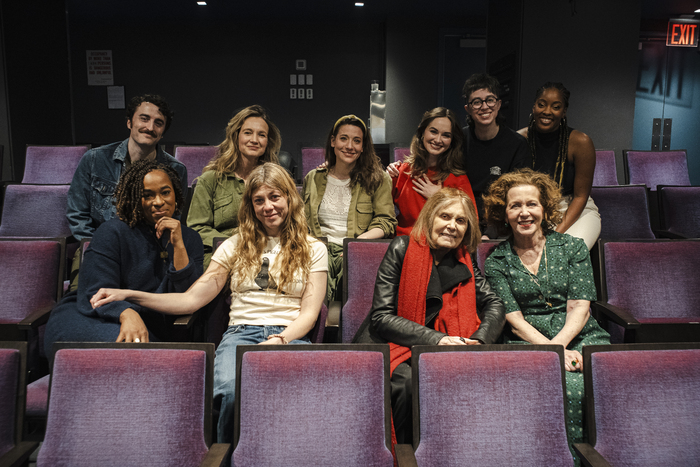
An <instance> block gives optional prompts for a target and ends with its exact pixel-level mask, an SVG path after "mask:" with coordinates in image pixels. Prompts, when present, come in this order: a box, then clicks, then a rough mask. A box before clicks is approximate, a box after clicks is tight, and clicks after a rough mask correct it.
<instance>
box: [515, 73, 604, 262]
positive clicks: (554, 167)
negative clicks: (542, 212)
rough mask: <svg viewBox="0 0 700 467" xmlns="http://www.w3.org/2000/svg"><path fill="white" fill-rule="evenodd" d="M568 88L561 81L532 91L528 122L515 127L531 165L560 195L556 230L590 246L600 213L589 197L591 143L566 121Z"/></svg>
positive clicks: (592, 168) (592, 167)
mask: <svg viewBox="0 0 700 467" xmlns="http://www.w3.org/2000/svg"><path fill="white" fill-rule="evenodd" d="M570 94H571V93H570V92H569V90H568V89H566V88H565V87H564V85H563V84H561V83H549V82H548V83H545V84H544V85H542V87H540V88H539V89H538V90H537V92H536V93H535V103H534V104H533V105H532V113H531V114H530V122H529V124H528V126H527V127H526V128H522V129H521V130H519V131H518V133H520V134H521V135H523V136H524V137H525V138H527V143H528V146H529V147H530V153H531V154H532V168H533V169H534V170H537V171H539V172H543V173H546V174H549V175H550V176H551V177H552V178H553V179H554V181H555V182H556V183H557V185H559V188H561V191H562V194H563V195H564V196H563V198H562V200H561V201H560V205H559V208H558V209H559V210H560V211H561V212H562V214H563V216H562V219H561V221H559V222H558V223H557V225H556V227H555V230H556V231H557V232H561V233H564V232H566V233H568V234H569V235H572V236H574V237H579V238H582V239H583V241H584V242H586V246H587V247H588V249H589V250H590V249H591V248H593V245H595V242H596V240H598V236H599V235H600V214H598V207H597V206H596V205H595V203H594V202H593V199H591V197H590V194H591V187H592V186H593V172H594V171H595V147H594V146H593V141H591V138H589V137H588V135H586V134H585V133H582V132H580V131H578V130H574V129H573V128H571V127H569V126H568V125H567V122H566V112H567V110H568V108H569V96H570Z"/></svg>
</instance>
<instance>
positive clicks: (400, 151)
mask: <svg viewBox="0 0 700 467" xmlns="http://www.w3.org/2000/svg"><path fill="white" fill-rule="evenodd" d="M409 154H411V148H409V147H395V148H394V154H392V156H393V157H394V160H393V161H392V162H403V160H404V159H405V158H406V156H408V155H409Z"/></svg>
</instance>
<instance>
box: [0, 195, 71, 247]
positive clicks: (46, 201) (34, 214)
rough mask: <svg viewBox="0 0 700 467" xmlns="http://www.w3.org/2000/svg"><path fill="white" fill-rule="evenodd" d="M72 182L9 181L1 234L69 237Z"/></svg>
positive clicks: (5, 235)
mask: <svg viewBox="0 0 700 467" xmlns="http://www.w3.org/2000/svg"><path fill="white" fill-rule="evenodd" d="M68 188H70V185H7V187H6V190H5V200H4V202H3V206H2V220H1V222H2V223H0V237H69V236H70V235H71V231H70V227H69V226H68V219H67V218H66V207H67V199H68Z"/></svg>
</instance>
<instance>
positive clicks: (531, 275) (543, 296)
mask: <svg viewBox="0 0 700 467" xmlns="http://www.w3.org/2000/svg"><path fill="white" fill-rule="evenodd" d="M518 259H520V263H521V264H522V265H523V267H524V268H525V272H527V273H528V275H529V276H530V279H531V280H532V282H534V283H535V284H537V288H539V289H540V293H541V295H540V297H542V298H543V299H544V303H546V304H547V306H548V307H549V308H552V302H549V301H547V295H546V294H545V293H544V290H543V289H542V286H541V285H540V281H539V279H538V278H537V276H535V275H534V274H532V273H531V272H530V270H529V269H528V268H527V266H525V263H523V259H522V258H521V257H520V255H518ZM544 271H545V273H546V274H547V286H549V265H548V264H547V243H546V242H545V244H544Z"/></svg>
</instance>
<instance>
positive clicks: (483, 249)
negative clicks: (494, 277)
mask: <svg viewBox="0 0 700 467" xmlns="http://www.w3.org/2000/svg"><path fill="white" fill-rule="evenodd" d="M500 243H501V242H484V243H479V246H478V247H477V248H476V265H477V266H478V267H479V269H480V270H481V273H482V275H484V274H483V273H484V263H485V262H486V258H488V257H489V256H491V253H493V250H495V249H496V247H497V246H498V245H499V244H500Z"/></svg>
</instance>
